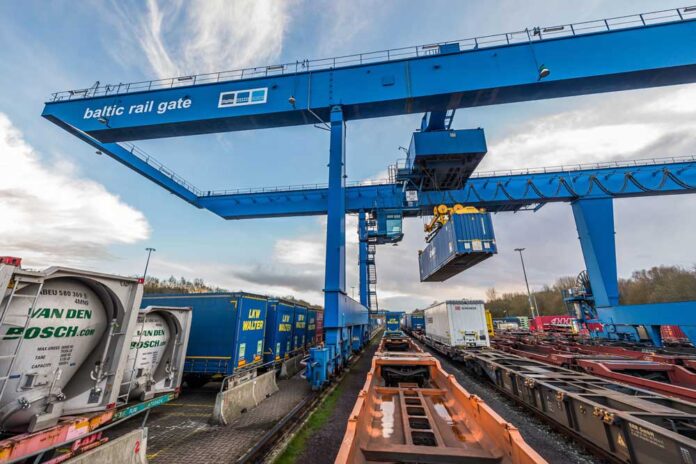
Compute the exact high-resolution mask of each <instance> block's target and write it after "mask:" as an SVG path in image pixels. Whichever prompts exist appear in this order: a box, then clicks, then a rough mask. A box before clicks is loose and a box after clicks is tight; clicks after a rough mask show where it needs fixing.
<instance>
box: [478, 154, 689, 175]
mask: <svg viewBox="0 0 696 464" xmlns="http://www.w3.org/2000/svg"><path fill="white" fill-rule="evenodd" d="M695 161H696V156H672V157H668V158H646V159H639V160H625V161H621V160H618V161H607V162H601V163H580V164H565V165H559V166H549V167H543V168H528V169H524V168H523V169H503V170H496V171H481V172H475V173H474V174H472V175H471V178H474V179H475V178H482V177H501V176H519V175H526V174H553V173H560V172H574V171H587V170H590V169H612V168H630V167H642V166H654V165H658V164H676V163H692V162H695Z"/></svg>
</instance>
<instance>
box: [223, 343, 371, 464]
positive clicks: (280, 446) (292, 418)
mask: <svg viewBox="0 0 696 464" xmlns="http://www.w3.org/2000/svg"><path fill="white" fill-rule="evenodd" d="M380 333H381V332H378V333H377V334H375V335H374V336H373V337H372V340H373V341H374V339H375V338H376V337H377V336H378V335H379V334H380ZM363 355H364V352H363V353H360V354H358V355H356V356H353V357H352V358H351V359H350V362H349V364H348V368H346V369H344V370H343V371H341V373H340V374H339V376H338V377H337V378H336V379H335V380H334V382H332V383H331V385H330V387H329V388H326V389H324V390H321V391H318V392H312V393H311V394H310V395H308V396H307V397H306V398H305V399H304V400H302V401H301V402H300V403H298V404H297V406H295V407H294V408H293V409H292V410H291V411H290V412H289V413H288V414H286V415H285V416H284V417H283V418H282V419H281V420H279V421H278V422H277V423H276V425H275V426H274V427H273V428H272V429H271V430H269V431H268V432H266V433H265V434H264V435H263V436H262V437H261V438H260V439H259V440H258V442H257V443H256V444H255V445H254V446H253V447H252V448H251V449H249V451H247V452H246V453H245V454H244V455H243V456H242V457H241V458H239V459H238V460H237V461H236V463H237V464H256V463H266V462H271V461H272V460H273V459H275V458H276V457H277V456H279V455H281V454H282V453H283V451H284V450H285V448H286V447H287V445H288V443H290V441H291V440H292V438H293V437H294V436H295V435H296V434H297V433H298V432H299V431H300V430H301V429H302V427H303V426H304V425H305V423H306V422H307V420H308V419H309V417H310V416H311V415H312V414H313V413H314V412H315V411H316V410H317V409H318V408H319V407H320V406H321V404H322V403H323V402H324V400H325V399H326V398H327V397H328V396H329V395H330V394H331V393H332V392H333V391H334V390H335V389H336V388H337V387H338V386H339V385H340V384H341V382H342V381H343V379H344V377H345V376H346V375H348V374H349V373H350V372H351V369H350V368H351V367H352V366H354V365H355V364H356V363H357V362H358V361H359V360H360V359H361V358H362V356H363Z"/></svg>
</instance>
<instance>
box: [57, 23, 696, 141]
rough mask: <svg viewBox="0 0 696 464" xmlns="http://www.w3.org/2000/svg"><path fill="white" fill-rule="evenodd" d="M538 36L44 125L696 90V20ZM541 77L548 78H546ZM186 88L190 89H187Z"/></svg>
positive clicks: (295, 120)
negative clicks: (677, 87) (682, 87)
mask: <svg viewBox="0 0 696 464" xmlns="http://www.w3.org/2000/svg"><path fill="white" fill-rule="evenodd" d="M672 13H673V14H674V13H675V11H672ZM674 17H675V18H677V19H678V18H679V16H677V15H676V14H674ZM643 19H644V18H643V17H641V20H643ZM529 32H531V31H528V32H527V33H528V34H529ZM541 35H543V34H541ZM529 37H530V40H526V39H525V40H523V41H522V42H518V43H511V44H510V45H507V44H505V42H503V45H500V46H495V47H487V48H481V47H479V44H478V43H476V44H475V47H474V48H472V49H469V50H466V51H459V52H451V53H449V51H450V50H452V46H449V45H448V46H443V47H442V48H439V49H438V48H437V47H435V48H434V49H433V50H432V51H433V52H435V53H434V54H432V53H431V54H428V55H426V56H417V57H410V58H405V59H397V60H391V61H383V62H377V63H371V64H362V65H361V64H358V65H353V66H346V67H330V68H329V69H322V70H318V71H305V72H302V71H301V67H300V68H299V69H298V71H299V72H294V73H289V74H282V75H278V76H268V77H266V76H264V77H259V78H252V79H239V80H234V81H227V82H212V83H208V84H205V85H194V86H178V87H175V88H167V89H158V90H147V87H146V89H145V90H143V91H138V92H134V93H113V94H108V95H102V96H96V97H90V98H79V99H72V100H60V99H59V98H57V99H56V100H55V101H51V102H48V103H47V104H46V106H45V108H44V112H43V116H44V117H46V118H47V119H49V120H51V121H52V122H54V123H56V124H58V125H60V126H61V127H63V128H65V129H66V130H68V131H70V132H72V133H78V132H79V131H82V132H85V133H87V134H89V135H90V136H92V137H94V138H96V139H98V140H100V141H102V142H117V141H124V140H137V139H152V138H160V137H174V136H184V135H193V134H203V133H214V132H226V131H237V130H249V129H261V128H270V127H281V126H291V125H301V124H315V123H317V118H321V119H322V120H323V121H327V120H328V119H329V114H330V110H331V108H332V107H333V106H334V105H341V107H342V108H343V114H344V120H346V121H348V120H354V119H364V118H375V117H383V116H392V115H399V114H410V113H417V112H428V111H443V110H445V109H455V108H467V107H477V106H484V105H495V104H503V103H512V102H521V101H530V100H540V99H547V98H558V97H567V96H573V95H585V94H593V93H600V92H612V91H620V90H629V89H637V88H647V87H657V86H665V85H674V84H682V83H689V82H694V81H696V48H694V46H693V44H694V43H696V20H693V19H691V20H689V19H684V20H678V21H675V22H668V23H662V24H653V25H646V26H639V27H629V28H624V29H617V30H606V31H600V32H595V33H590V34H585V35H570V36H566V37H559V38H552V39H545V40H537V38H538V37H537V36H532V35H529ZM506 38H507V39H508V41H509V40H510V37H509V35H506ZM457 47H458V46H457ZM457 47H454V49H455V50H456V49H457ZM438 51H439V53H438ZM421 53H423V52H421ZM384 59H391V58H390V57H388V56H386V57H385V58H384ZM541 68H545V69H547V70H550V74H549V75H547V76H545V77H543V78H542V76H541V74H540V69H541ZM182 82H183V83H186V82H188V81H186V80H183V81H180V82H177V85H180V84H181V83H182ZM172 85H174V80H172ZM120 89H121V86H119V90H120ZM253 89H256V90H259V92H258V93H257V94H244V97H243V98H241V103H239V104H238V103H237V100H239V99H240V98H237V97H235V94H234V92H237V91H245V90H253ZM84 92H85V94H89V92H88V91H87V90H85V91H84ZM73 93H74V92H73ZM69 98H71V97H69ZM235 98H237V100H236V99H235Z"/></svg>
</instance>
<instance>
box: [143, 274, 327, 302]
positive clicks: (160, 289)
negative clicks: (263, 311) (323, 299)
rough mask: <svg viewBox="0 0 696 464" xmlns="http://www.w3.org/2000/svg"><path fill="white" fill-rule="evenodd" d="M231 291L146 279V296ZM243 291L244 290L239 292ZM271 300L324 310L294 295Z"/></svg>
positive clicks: (196, 282)
mask: <svg viewBox="0 0 696 464" xmlns="http://www.w3.org/2000/svg"><path fill="white" fill-rule="evenodd" d="M229 291H230V290H228V289H226V288H222V287H218V286H215V285H209V284H207V283H206V282H205V281H204V280H203V279H199V278H196V279H193V280H188V279H186V278H185V277H180V278H178V279H177V278H176V277H174V276H170V277H169V278H168V279H161V278H158V277H152V276H147V277H146V278H145V287H144V292H145V294H146V295H153V294H162V293H210V292H229ZM239 291H242V290H239ZM269 297H270V298H280V299H283V300H288V301H290V302H292V303H295V304H299V305H302V306H307V307H309V308H311V309H322V307H321V306H317V305H313V304H311V303H309V302H308V301H305V300H303V299H301V298H295V297H294V296H292V295H286V296H282V297H281V296H277V295H269Z"/></svg>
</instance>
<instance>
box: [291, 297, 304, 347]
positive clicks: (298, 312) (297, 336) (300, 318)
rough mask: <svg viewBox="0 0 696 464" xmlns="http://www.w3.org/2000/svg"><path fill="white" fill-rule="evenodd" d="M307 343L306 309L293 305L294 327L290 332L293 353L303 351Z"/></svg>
mask: <svg viewBox="0 0 696 464" xmlns="http://www.w3.org/2000/svg"><path fill="white" fill-rule="evenodd" d="M306 343H307V308H305V307H304V306H302V305H297V304H296V305H295V326H294V328H293V331H292V346H293V348H292V349H293V350H294V351H298V350H304V349H305V344H306Z"/></svg>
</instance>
